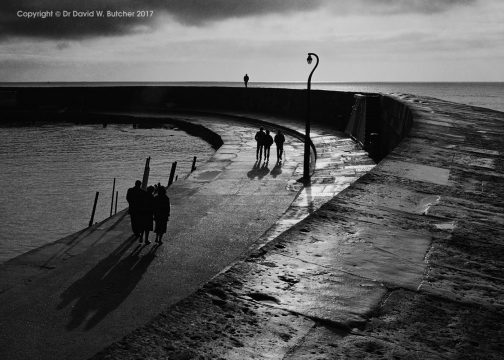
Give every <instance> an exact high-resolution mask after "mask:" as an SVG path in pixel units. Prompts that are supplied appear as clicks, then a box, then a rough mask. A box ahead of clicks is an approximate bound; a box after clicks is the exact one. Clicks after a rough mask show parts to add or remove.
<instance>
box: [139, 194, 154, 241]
mask: <svg viewBox="0 0 504 360" xmlns="http://www.w3.org/2000/svg"><path fill="white" fill-rule="evenodd" d="M141 217H142V220H141V221H142V230H143V233H144V234H145V244H146V245H149V244H150V241H149V232H151V231H152V230H153V229H154V226H153V222H154V187H153V186H149V187H148V188H147V191H146V192H144V195H143V198H142V208H141ZM141 241H142V239H141V238H140V242H141Z"/></svg>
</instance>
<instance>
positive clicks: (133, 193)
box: [126, 180, 144, 241]
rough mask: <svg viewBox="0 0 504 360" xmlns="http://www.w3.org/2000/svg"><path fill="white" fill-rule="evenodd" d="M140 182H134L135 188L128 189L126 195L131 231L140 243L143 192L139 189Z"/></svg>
mask: <svg viewBox="0 0 504 360" xmlns="http://www.w3.org/2000/svg"><path fill="white" fill-rule="evenodd" d="M141 186H142V182H141V181H140V180H137V181H135V187H132V188H129V189H128V192H127V193H126V200H127V201H128V204H129V214H130V218H131V229H132V230H133V234H135V237H136V238H140V241H142V232H143V226H142V200H143V198H144V191H143V190H142V188H141Z"/></svg>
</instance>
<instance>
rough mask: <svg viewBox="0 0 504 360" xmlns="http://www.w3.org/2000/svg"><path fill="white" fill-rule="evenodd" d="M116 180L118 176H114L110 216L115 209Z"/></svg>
mask: <svg viewBox="0 0 504 360" xmlns="http://www.w3.org/2000/svg"><path fill="white" fill-rule="evenodd" d="M115 181H116V178H114V185H112V200H111V202H110V216H112V210H113V209H114V194H115Z"/></svg>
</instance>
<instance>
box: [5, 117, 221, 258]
mask: <svg viewBox="0 0 504 360" xmlns="http://www.w3.org/2000/svg"><path fill="white" fill-rule="evenodd" d="M214 151H215V150H214V149H213V148H212V147H211V146H210V145H209V144H208V143H207V142H205V141H204V140H201V139H199V138H195V137H193V136H191V135H188V134H187V133H185V132H184V131H181V130H179V129H177V128H172V127H170V126H166V127H160V128H151V129H139V128H136V129H134V128H133V127H132V125H131V124H130V125H126V124H109V125H108V126H107V127H106V128H103V126H102V125H70V124H48V125H43V126H26V127H12V126H9V127H0V168H1V170H2V171H1V172H0V199H1V201H0V228H1V229H2V231H1V232H0V263H2V262H4V261H6V260H8V259H10V258H13V257H15V256H17V255H20V254H22V253H24V252H27V251H29V250H32V249H35V248H37V247H40V246H42V245H44V244H47V243H49V242H53V241H55V240H57V239H59V238H62V237H64V236H67V235H70V234H72V233H74V232H77V231H79V230H82V229H84V228H85V227H87V226H88V224H89V221H90V220H91V213H92V209H93V204H94V199H95V196H96V192H99V195H98V202H97V207H96V214H95V217H94V222H99V221H102V220H104V219H106V218H107V217H109V216H110V211H111V205H112V196H114V205H113V207H112V212H113V213H115V208H116V205H115V194H114V195H113V189H114V178H115V191H117V199H118V201H117V209H118V211H120V210H123V209H125V208H126V207H127V206H128V204H127V201H126V191H127V189H128V188H130V187H132V186H133V185H134V182H135V180H142V177H143V173H144V169H145V163H146V159H147V158H148V157H150V158H151V160H150V174H149V184H157V183H161V184H162V185H167V183H168V179H169V175H170V170H171V167H172V163H173V162H174V161H177V170H176V174H177V175H176V176H178V180H179V181H180V180H182V179H183V178H184V177H186V176H187V175H188V174H189V173H190V171H191V167H192V161H193V157H194V156H196V157H197V165H199V164H201V163H202V162H205V161H207V160H208V159H209V158H210V156H212V154H213V153H214Z"/></svg>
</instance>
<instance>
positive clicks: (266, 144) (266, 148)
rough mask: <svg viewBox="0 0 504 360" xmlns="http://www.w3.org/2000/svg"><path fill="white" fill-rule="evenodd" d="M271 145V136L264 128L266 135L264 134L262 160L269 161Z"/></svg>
mask: <svg viewBox="0 0 504 360" xmlns="http://www.w3.org/2000/svg"><path fill="white" fill-rule="evenodd" d="M271 145H273V138H272V137H271V135H270V131H269V130H266V135H265V136H264V160H266V162H269V157H270V148H271Z"/></svg>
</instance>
